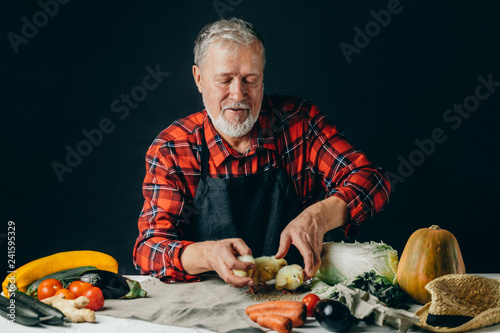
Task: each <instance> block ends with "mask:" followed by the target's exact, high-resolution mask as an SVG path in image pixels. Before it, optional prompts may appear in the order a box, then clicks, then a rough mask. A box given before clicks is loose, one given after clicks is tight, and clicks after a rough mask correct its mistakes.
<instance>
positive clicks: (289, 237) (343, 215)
mask: <svg viewBox="0 0 500 333" xmlns="http://www.w3.org/2000/svg"><path fill="white" fill-rule="evenodd" d="M348 213H349V212H348V209H347V205H346V203H345V202H344V201H343V200H341V199H339V198H337V197H329V198H327V199H325V200H322V201H320V202H317V203H316V204H314V205H311V206H309V207H308V208H307V209H305V210H304V211H303V212H302V213H301V214H300V215H299V216H297V217H296V218H295V219H294V220H292V221H291V222H290V223H289V224H288V226H287V227H286V228H285V229H284V230H283V232H282V233H281V237H280V246H279V249H278V252H277V253H276V255H275V257H276V259H280V258H283V257H284V256H285V255H286V254H287V252H288V249H289V248H290V245H291V244H293V245H294V246H295V247H296V248H297V249H298V250H299V252H300V254H301V255H302V257H303V258H304V279H305V280H307V279H310V278H312V277H313V276H314V275H315V274H316V271H317V270H318V269H319V266H320V265H321V251H322V250H323V236H324V235H325V233H326V232H327V231H330V230H332V229H334V228H337V227H340V226H342V225H343V224H344V223H345V222H346V221H347V218H348Z"/></svg>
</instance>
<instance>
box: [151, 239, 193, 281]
mask: <svg viewBox="0 0 500 333" xmlns="http://www.w3.org/2000/svg"><path fill="white" fill-rule="evenodd" d="M193 243H194V242H190V241H179V242H175V243H173V244H171V246H170V249H169V253H168V254H167V253H165V255H166V256H168V257H170V260H171V263H172V265H173V267H174V269H173V270H172V272H171V273H170V274H168V272H167V275H165V276H163V277H161V278H160V280H161V281H163V282H165V283H170V282H174V281H182V282H198V281H200V280H201V279H200V277H199V276H198V275H190V274H187V273H186V271H185V270H184V267H183V266H182V263H181V255H182V252H184V250H185V249H186V247H188V246H189V245H191V244H193Z"/></svg>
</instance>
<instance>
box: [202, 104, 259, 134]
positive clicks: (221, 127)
mask: <svg viewBox="0 0 500 333" xmlns="http://www.w3.org/2000/svg"><path fill="white" fill-rule="evenodd" d="M205 108H206V110H207V113H208V115H209V117H210V119H212V123H213V124H214V126H215V128H216V129H217V130H218V131H220V132H221V133H222V134H224V135H227V136H229V137H232V138H240V137H242V136H244V135H245V134H247V133H248V132H250V130H251V129H252V128H253V125H254V124H255V122H256V121H257V119H259V115H257V116H255V117H254V116H252V114H251V112H250V107H249V106H248V105H247V104H245V103H242V102H237V103H234V104H231V105H226V106H224V107H223V108H222V111H221V113H220V114H219V118H217V119H214V117H213V116H212V113H210V110H208V108H207V107H206V106H205ZM243 108H245V109H247V110H248V111H247V112H248V113H247V117H246V118H245V120H244V121H243V122H242V123H240V122H239V121H238V120H239V119H238V118H236V120H237V121H238V122H237V123H236V124H233V123H231V122H229V121H228V120H227V119H226V117H225V111H226V109H243Z"/></svg>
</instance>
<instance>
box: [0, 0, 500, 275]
mask: <svg viewBox="0 0 500 333" xmlns="http://www.w3.org/2000/svg"><path fill="white" fill-rule="evenodd" d="M499 10H500V3H498V2H494V1H474V2H472V1H470V2H469V1H467V2H465V1H464V2H457V1H447V2H438V3H435V2H434V3H429V2H424V1H418V0H413V1H411V0H400V1H397V0H383V1H328V2H327V1H323V2H319V1H284V0H283V1H251V0H217V1H211V0H210V1H175V2H172V1H143V2H138V1H105V2H102V1H100V2H99V1H69V0H65V1H63V0H59V1H58V2H56V1H55V0H41V1H17V2H12V1H11V2H9V4H8V5H7V4H4V8H3V10H2V11H1V14H0V15H1V30H2V31H1V39H0V48H1V88H2V89H1V97H2V98H1V101H0V105H1V109H2V131H1V135H2V138H1V147H2V148H1V149H2V150H1V151H2V163H1V168H2V171H1V174H2V178H3V180H2V201H3V205H2V206H3V208H2V209H1V218H0V222H1V223H0V241H1V244H0V245H1V251H2V255H1V256H0V257H2V258H3V259H1V261H2V262H1V267H2V268H3V267H6V265H7V259H9V258H8V251H7V235H8V221H13V222H14V223H15V261H16V263H17V264H18V265H21V264H24V263H26V262H28V261H30V260H33V259H36V258H39V257H41V256H45V255H50V254H53V253H56V252H59V251H69V250H80V249H93V250H98V251H103V252H106V253H109V254H111V255H113V256H114V257H115V258H117V260H118V261H119V264H120V267H121V268H120V272H121V273H127V274H131V273H135V269H134V267H133V264H132V248H133V245H134V241H135V238H136V237H137V225H136V222H137V217H138V214H139V212H140V210H141V207H142V201H143V198H142V194H141V183H142V180H143V177H144V173H145V167H144V156H145V153H146V150H147V148H148V146H149V144H150V143H151V142H152V141H153V139H154V138H155V136H156V135H157V134H158V133H159V132H160V131H161V130H162V129H164V128H165V127H167V126H168V125H169V124H170V123H172V122H173V121H174V120H175V119H178V118H181V117H184V116H186V115H188V114H190V113H193V112H196V111H199V110H201V109H202V108H203V105H202V102H201V98H200V96H199V94H198V92H197V90H196V87H195V84H194V83H193V80H192V76H191V66H192V64H193V57H192V46H193V41H194V39H195V37H196V34H197V33H198V31H199V30H200V29H201V28H202V27H203V26H204V25H205V24H207V23H209V22H212V21H214V20H217V19H219V18H220V17H226V18H228V17H231V16H236V17H239V18H242V19H245V20H248V21H250V22H252V23H254V24H255V25H256V26H257V27H258V29H259V30H260V32H261V34H262V35H263V36H264V38H265V40H266V43H267V54H268V58H267V67H266V69H265V87H266V88H265V90H266V92H267V93H280V94H295V95H300V96H303V97H305V98H308V99H310V100H312V101H313V102H315V103H316V104H318V105H319V107H320V108H321V109H322V110H323V112H324V113H325V114H326V115H327V116H328V117H329V118H330V119H331V120H332V121H333V122H334V123H335V124H336V125H337V126H338V128H339V129H341V130H342V131H344V132H345V133H346V135H347V137H348V139H349V140H350V141H351V142H352V143H353V144H354V145H356V146H357V147H358V148H360V149H362V150H364V151H365V152H366V153H367V154H368V156H369V157H370V158H371V160H372V161H373V162H375V163H376V164H378V165H380V166H382V167H384V168H385V169H386V170H387V171H388V172H389V175H390V177H391V181H392V183H393V187H394V189H395V191H394V194H393V196H392V198H391V202H390V205H389V207H388V208H387V209H386V210H385V211H384V212H382V213H380V214H379V215H377V216H376V217H374V218H373V219H371V220H369V221H368V222H366V223H365V225H364V227H363V229H362V231H361V234H360V235H359V238H358V240H359V241H369V240H374V241H384V242H386V243H388V244H390V245H391V246H393V247H394V248H395V249H396V250H398V252H399V253H401V252H402V250H403V247H404V245H405V243H406V241H407V239H408V237H409V236H410V234H411V233H412V232H413V231H415V230H416V229H418V228H423V227H428V226H430V225H432V224H438V225H439V226H441V227H442V228H444V229H447V230H449V231H451V232H452V233H453V234H454V235H455V236H456V237H457V239H458V241H459V244H460V246H461V249H462V253H463V257H464V260H465V264H466V267H467V270H468V271H469V272H497V273H498V272H500V266H499V265H498V260H492V259H491V255H493V256H495V255H496V254H498V252H499V250H500V247H499V245H498V244H499V243H498V229H499V228H498V223H499V222H500V221H499V217H498V206H499V204H498V199H499V195H498V186H499V181H500V176H499V172H498V171H497V167H498V158H497V154H498V152H497V150H498V142H499V140H498V136H497V135H498V132H499V131H498V128H499V127H498V121H499V112H498V111H499V105H500V66H499V61H498V60H499V59H500V46H499V45H500V43H499V42H498V36H499V32H500V31H499V26H498V13H499V12H500V11H499ZM151 73H154V74H151ZM148 75H149V76H148ZM148 77H150V78H149V79H148ZM145 78H146V81H144V80H145ZM151 78H152V79H151ZM77 154H78V156H77ZM336 237H337V240H339V241H340V240H342V239H343V237H342V235H341V233H340V232H338V233H337V234H336ZM493 258H495V257H493ZM6 271H7V268H5V269H2V272H3V273H5V272H6ZM3 273H1V274H3Z"/></svg>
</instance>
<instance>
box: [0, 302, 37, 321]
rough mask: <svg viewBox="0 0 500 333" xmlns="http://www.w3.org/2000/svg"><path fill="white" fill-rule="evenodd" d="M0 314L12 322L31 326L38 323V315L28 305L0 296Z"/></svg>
mask: <svg viewBox="0 0 500 333" xmlns="http://www.w3.org/2000/svg"><path fill="white" fill-rule="evenodd" d="M0 315H1V316H2V317H5V318H7V320H9V321H10V322H12V323H15V324H21V325H26V326H33V325H37V324H38V323H40V315H39V314H38V313H37V312H35V311H34V310H33V309H31V308H30V307H27V306H24V305H22V304H19V303H18V302H16V301H14V300H13V301H11V300H10V299H8V298H6V297H3V296H0Z"/></svg>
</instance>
